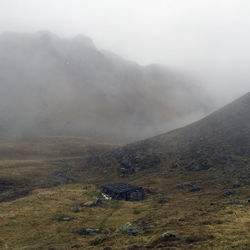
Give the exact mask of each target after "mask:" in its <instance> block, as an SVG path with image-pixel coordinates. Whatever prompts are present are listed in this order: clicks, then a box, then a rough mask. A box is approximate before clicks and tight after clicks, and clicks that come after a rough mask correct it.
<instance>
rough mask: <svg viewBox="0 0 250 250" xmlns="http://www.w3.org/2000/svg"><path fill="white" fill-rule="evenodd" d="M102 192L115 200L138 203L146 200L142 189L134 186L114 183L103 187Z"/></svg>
mask: <svg viewBox="0 0 250 250" xmlns="http://www.w3.org/2000/svg"><path fill="white" fill-rule="evenodd" d="M101 188H102V192H103V193H104V194H106V195H108V196H110V197H112V198H113V199H117V200H127V201H138V200H143V199H144V198H145V194H144V190H143V188H142V187H137V186H133V185H130V184H126V183H114V184H106V185H102V186H101Z"/></svg>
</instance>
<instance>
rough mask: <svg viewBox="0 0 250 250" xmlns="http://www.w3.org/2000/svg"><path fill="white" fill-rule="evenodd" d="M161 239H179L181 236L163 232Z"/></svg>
mask: <svg viewBox="0 0 250 250" xmlns="http://www.w3.org/2000/svg"><path fill="white" fill-rule="evenodd" d="M161 239H163V240H167V241H169V240H178V239H179V237H178V236H177V235H176V234H173V233H163V234H162V235H161Z"/></svg>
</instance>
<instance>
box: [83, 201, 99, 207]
mask: <svg viewBox="0 0 250 250" xmlns="http://www.w3.org/2000/svg"><path fill="white" fill-rule="evenodd" d="M95 205H96V203H95V202H94V201H87V202H85V203H83V206H84V207H94V206H95Z"/></svg>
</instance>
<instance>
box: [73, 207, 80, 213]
mask: <svg viewBox="0 0 250 250" xmlns="http://www.w3.org/2000/svg"><path fill="white" fill-rule="evenodd" d="M71 211H72V212H74V213H78V212H79V208H78V206H73V207H72V208H71Z"/></svg>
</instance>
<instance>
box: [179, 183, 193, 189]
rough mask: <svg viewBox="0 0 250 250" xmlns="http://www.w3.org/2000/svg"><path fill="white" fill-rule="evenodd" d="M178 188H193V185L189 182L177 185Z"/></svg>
mask: <svg viewBox="0 0 250 250" xmlns="http://www.w3.org/2000/svg"><path fill="white" fill-rule="evenodd" d="M177 187H178V188H186V187H193V184H191V183H189V182H184V183H180V184H178V185H177Z"/></svg>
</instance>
